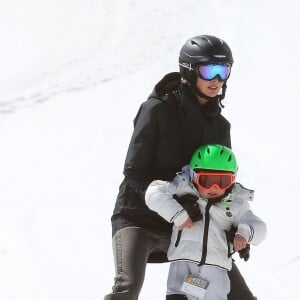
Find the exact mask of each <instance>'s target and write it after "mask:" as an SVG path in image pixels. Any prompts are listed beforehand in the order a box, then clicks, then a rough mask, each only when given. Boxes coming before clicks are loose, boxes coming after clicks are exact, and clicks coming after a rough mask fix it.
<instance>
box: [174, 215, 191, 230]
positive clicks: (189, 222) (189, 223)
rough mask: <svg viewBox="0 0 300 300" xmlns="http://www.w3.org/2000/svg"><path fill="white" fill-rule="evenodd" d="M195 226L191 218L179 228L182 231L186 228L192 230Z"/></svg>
mask: <svg viewBox="0 0 300 300" xmlns="http://www.w3.org/2000/svg"><path fill="white" fill-rule="evenodd" d="M193 225H194V222H193V221H192V219H191V218H188V219H187V220H186V221H185V222H184V223H183V224H181V225H180V226H178V228H179V229H180V230H182V229H184V228H191V227H192V226H193Z"/></svg>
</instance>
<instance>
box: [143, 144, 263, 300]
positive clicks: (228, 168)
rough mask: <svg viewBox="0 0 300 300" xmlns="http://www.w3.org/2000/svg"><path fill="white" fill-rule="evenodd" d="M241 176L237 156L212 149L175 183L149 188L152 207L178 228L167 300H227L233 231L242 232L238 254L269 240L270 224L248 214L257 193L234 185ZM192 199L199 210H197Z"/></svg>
mask: <svg viewBox="0 0 300 300" xmlns="http://www.w3.org/2000/svg"><path fill="white" fill-rule="evenodd" d="M236 172H237V163H236V158H235V156H234V154H233V152H232V151H231V150H230V149H229V148H227V147H225V146H221V145H217V144H209V145H204V146H201V147H199V148H198V149H197V150H196V151H195V153H194V154H193V156H192V159H191V161H190V164H189V165H188V166H185V167H184V168H183V169H182V171H181V172H180V173H177V175H176V177H175V178H174V180H173V181H172V182H168V181H161V180H155V181H153V182H152V183H151V184H150V185H149V187H148V189H147V191H146V196H145V198H146V203H147V205H148V206H149V208H150V209H152V210H154V211H155V212H157V213H158V214H159V215H160V216H162V217H163V218H164V219H165V220H167V221H168V222H170V223H174V226H173V233H172V238H171V243H170V246H169V250H168V259H169V260H170V261H171V264H170V269H169V276H168V288H167V299H169V300H172V299H174V300H175V299H178V300H179V299H205V300H227V294H228V293H229V291H230V281H229V278H228V275H227V271H228V270H230V269H231V266H232V258H231V255H232V245H231V244H230V243H229V241H228V238H226V237H227V236H228V234H227V233H228V232H230V230H231V229H232V226H234V227H236V228H237V230H236V233H235V235H234V238H233V247H234V250H235V251H240V250H242V249H245V248H246V247H247V245H248V244H253V245H256V244H259V243H260V242H261V241H262V240H263V239H264V238H265V236H266V225H265V223H264V222H263V221H262V220H261V219H260V218H258V217H257V216H255V215H254V214H253V213H252V211H251V210H250V208H249V203H248V201H249V200H252V198H253V191H252V190H248V189H246V188H244V187H243V186H242V185H241V184H239V183H237V182H235V176H236ZM193 197H197V202H196V203H197V204H198V205H199V207H198V206H197V205H195V202H194V203H193V204H192V202H193V200H192V198H193ZM176 199H177V200H176ZM179 200H181V201H179ZM182 200H184V201H185V202H184V201H182ZM187 201H190V203H189V204H188V203H186V202H187ZM180 203H181V204H180ZM191 208H193V209H191ZM199 208H200V211H201V213H200V211H199ZM197 210H198V212H197ZM193 211H194V212H196V213H194V214H193ZM195 216H196V217H195ZM193 220H194V221H196V220H198V221H196V222H193Z"/></svg>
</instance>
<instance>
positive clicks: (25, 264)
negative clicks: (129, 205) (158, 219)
mask: <svg viewBox="0 0 300 300" xmlns="http://www.w3.org/2000/svg"><path fill="white" fill-rule="evenodd" d="M296 5H297V2H296V1H295V0H287V1H285V2H282V1H276V0H275V1H274V0H264V1H258V0H254V1H251V2H247V3H243V2H241V3H237V2H236V1H233V0H226V1H225V0H213V1H210V2H204V1H199V0H190V1H182V0H164V1H158V0H152V1H147V2H146V3H145V1H143V2H141V1H136V0H122V1H121V0H115V1H106V0H98V1H96V0H85V1H83V0H64V1H58V0H52V1H50V0H44V1H42V2H40V1H37V0H28V1H26V2H22V1H20V0H11V1H10V2H9V3H4V2H1V3H0V24H1V26H0V34H1V39H2V41H1V44H2V46H1V47H0V54H1V55H0V61H1V63H0V65H1V66H2V72H1V73H0V83H1V84H0V96H1V97H0V137H1V147H0V166H1V172H0V182H1V189H0V298H1V299H4V300H19V299H23V300H41V299H42V300H54V299H55V300H65V299H74V300H83V299H89V300H96V299H97V300H98V299H102V298H103V296H104V295H105V294H106V293H108V292H109V291H110V288H111V286H112V283H113V277H114V265H113V258H112V252H111V228H110V216H111V213H112V210H113V207H114V202H115V198H116V195H117V192H118V186H119V184H120V182H121V180H122V168H123V162H124V159H125V155H126V151H127V146H128V143H129V138H130V135H131V133H132V129H133V119H134V116H135V114H136V112H137V109H138V107H139V105H140V103H141V102H142V101H144V100H145V99H146V97H147V96H148V94H149V93H150V92H151V90H152V88H153V86H154V84H155V83H156V82H157V81H158V80H159V79H160V78H161V77H162V76H163V75H164V74H165V73H167V72H171V71H176V70H177V60H178V52H179V49H180V47H181V46H182V44H183V43H184V42H185V40H186V39H188V38H189V37H191V36H193V35H198V34H213V35H217V36H220V37H222V38H224V40H226V41H227V42H228V44H229V45H230V46H231V48H232V50H233V55H234V59H235V63H234V66H233V70H232V75H231V77H230V79H229V81H228V89H227V94H226V99H225V101H224V104H225V106H226V107H225V109H224V115H225V116H226V117H228V119H229V120H230V121H231V124H232V140H233V148H234V150H235V153H236V155H237V157H238V160H239V166H240V170H239V174H238V180H239V181H240V182H242V183H243V184H244V185H245V186H246V187H249V188H253V189H255V191H256V194H255V199H254V202H253V205H252V207H253V210H254V211H255V212H256V213H257V215H259V216H261V217H262V218H263V219H264V220H265V221H266V222H267V225H268V236H267V239H266V241H265V242H263V243H262V244H261V245H260V246H258V247H252V250H251V259H250V260H249V261H248V262H247V263H244V262H243V261H240V260H239V259H238V258H237V264H238V266H239V268H240V269H241V271H242V273H243V275H244V276H245V278H246V280H247V283H248V284H249V286H250V287H251V288H252V290H253V291H254V293H255V295H256V296H257V297H258V299H264V300H277V299H278V300H282V299H290V300H296V299H299V296H298V286H297V285H298V278H299V274H300V254H299V253H300V251H299V247H300V246H299V242H298V240H297V236H298V232H297V228H299V225H300V221H299V217H298V210H299V208H300V205H299V203H298V198H299V196H298V188H297V185H298V178H299V176H298V169H299V158H298V156H297V154H298V153H299V152H300V151H299V150H300V149H299V141H298V140H299V138H298V137H299V136H300V132H299V128H300V125H299V112H300V111H299V100H298V96H297V94H298V86H299V84H298V76H299V75H298V69H297V67H298V66H299V65H300V63H299V54H298V48H299V46H300V38H299V35H298V28H299V25H300V24H299V17H298V12H297V6H296ZM167 271H168V265H167V264H160V265H148V268H147V274H146V279H145V284H144V287H143V290H142V292H141V295H140V299H142V300H150V299H164V291H165V286H166V276H167Z"/></svg>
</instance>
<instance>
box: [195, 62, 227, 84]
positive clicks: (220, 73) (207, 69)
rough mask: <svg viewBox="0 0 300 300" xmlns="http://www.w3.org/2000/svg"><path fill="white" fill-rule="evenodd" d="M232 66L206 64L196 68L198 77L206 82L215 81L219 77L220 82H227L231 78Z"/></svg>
mask: <svg viewBox="0 0 300 300" xmlns="http://www.w3.org/2000/svg"><path fill="white" fill-rule="evenodd" d="M230 70H231V65H230V64H206V65H200V66H197V67H196V72H197V74H198V76H199V77H200V78H202V79H204V80H213V79H214V78H216V77H218V78H219V80H220V81H225V80H227V79H228V78H229V76H230Z"/></svg>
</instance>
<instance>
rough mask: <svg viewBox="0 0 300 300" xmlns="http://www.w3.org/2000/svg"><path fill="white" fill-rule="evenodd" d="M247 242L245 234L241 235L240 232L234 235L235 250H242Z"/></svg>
mask: <svg viewBox="0 0 300 300" xmlns="http://www.w3.org/2000/svg"><path fill="white" fill-rule="evenodd" d="M246 244H247V241H246V239H245V238H244V237H243V236H241V235H239V234H236V235H235V236H234V239H233V247H234V250H235V251H240V250H242V249H244V248H245V247H246Z"/></svg>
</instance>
